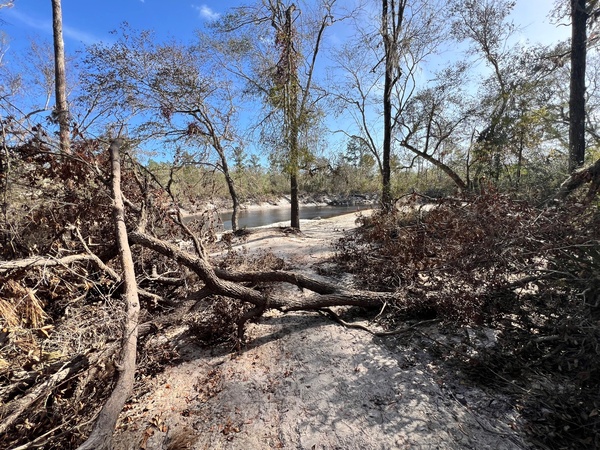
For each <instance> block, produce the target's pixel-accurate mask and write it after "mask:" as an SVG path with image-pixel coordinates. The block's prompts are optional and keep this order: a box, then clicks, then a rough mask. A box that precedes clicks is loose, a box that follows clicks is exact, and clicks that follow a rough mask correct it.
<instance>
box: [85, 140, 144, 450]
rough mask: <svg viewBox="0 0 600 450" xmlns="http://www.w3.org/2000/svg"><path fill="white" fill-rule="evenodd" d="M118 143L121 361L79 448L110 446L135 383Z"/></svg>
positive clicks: (134, 305) (134, 309) (133, 297)
mask: <svg viewBox="0 0 600 450" xmlns="http://www.w3.org/2000/svg"><path fill="white" fill-rule="evenodd" d="M120 145H121V140H120V139H115V140H114V141H113V142H112V143H111V145H110V157H111V165H112V191H113V199H114V208H113V220H114V223H115V234H116V238H117V239H116V240H117V244H118V246H119V253H120V256H121V265H122V266H123V285H124V293H123V300H124V302H125V309H126V320H125V324H124V327H123V337H122V348H121V361H120V364H119V365H118V368H119V377H118V379H117V383H116V385H115V388H114V390H113V392H112V393H111V395H110V397H109V398H108V400H107V402H106V404H105V405H104V406H103V407H102V409H101V410H100V414H99V415H98V419H97V420H96V423H95V424H94V428H93V429H92V433H91V434H90V436H89V438H88V439H87V440H86V441H85V442H84V443H83V444H82V445H81V446H80V447H79V448H78V450H110V449H111V448H112V445H111V444H112V434H113V431H114V429H115V425H116V424H117V419H118V417H119V414H120V413H121V410H122V409H123V406H124V405H125V402H126V401H127V398H128V397H129V395H130V394H131V391H132V390H133V383H134V375H135V365H136V351H137V336H138V317H139V313H140V303H139V299H138V289H137V283H136V279H135V271H134V266H133V258H132V256H131V249H130V248H129V242H128V238H127V229H126V227H125V206H124V204H123V196H122V193H121V165H120V158H119V149H120Z"/></svg>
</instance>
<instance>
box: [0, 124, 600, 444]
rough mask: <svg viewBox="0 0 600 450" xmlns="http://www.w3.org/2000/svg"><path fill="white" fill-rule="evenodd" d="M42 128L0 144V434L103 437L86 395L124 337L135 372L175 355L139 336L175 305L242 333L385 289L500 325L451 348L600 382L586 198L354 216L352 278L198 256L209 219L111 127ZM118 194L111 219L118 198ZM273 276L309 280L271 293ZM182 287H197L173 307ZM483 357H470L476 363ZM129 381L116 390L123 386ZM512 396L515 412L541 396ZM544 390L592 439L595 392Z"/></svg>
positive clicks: (449, 313)
mask: <svg viewBox="0 0 600 450" xmlns="http://www.w3.org/2000/svg"><path fill="white" fill-rule="evenodd" d="M49 141H50V139H49V138H48V137H45V136H44V135H43V132H42V131H40V133H39V135H38V138H36V139H33V140H29V141H26V142H25V143H22V144H19V145H13V146H6V145H5V149H6V150H7V151H6V152H5V154H4V156H3V157H4V158H5V160H3V164H2V166H1V167H2V174H1V176H2V189H3V199H4V201H3V205H2V225H1V230H0V314H1V316H0V321H1V323H0V326H1V330H2V331H1V333H0V379H2V387H1V388H0V401H1V409H0V417H1V419H2V420H1V421H0V435H1V436H2V438H1V439H0V448H28V446H36V445H37V446H42V447H44V448H49V449H50V448H76V447H77V446H79V445H82V443H84V444H83V445H84V446H85V445H87V448H108V447H109V445H110V433H111V432H112V428H111V427H112V426H113V425H112V424H111V421H110V420H108V421H106V422H103V417H104V416H103V415H102V413H101V414H100V415H99V412H101V411H104V410H103V409H101V408H102V406H103V405H108V404H109V403H107V401H108V400H109V399H111V398H113V397H114V396H115V392H118V390H113V389H114V388H115V387H116V386H117V387H118V386H119V380H120V379H122V378H123V374H124V373H125V372H127V370H126V369H125V365H124V362H126V361H129V362H131V361H130V360H129V359H127V358H124V356H123V355H124V348H126V345H124V343H125V342H126V341H127V339H128V338H129V337H131V336H132V335H134V334H135V336H137V337H138V339H137V342H134V344H136V347H137V352H136V351H135V348H134V355H133V356H134V357H136V356H137V359H138V363H137V367H135V366H134V369H135V379H132V381H133V382H134V383H140V382H141V378H142V376H146V375H151V374H153V373H156V372H157V371H160V370H162V368H163V367H164V365H165V364H166V363H167V362H168V361H170V360H173V359H176V358H177V354H176V352H174V351H173V350H172V348H171V347H169V346H168V345H162V346H159V347H151V346H148V345H147V341H146V339H145V337H146V336H147V335H149V334H151V333H156V332H157V331H158V330H160V329H161V327H163V326H164V325H165V323H171V322H173V321H177V320H179V321H180V322H181V323H186V324H187V325H188V326H189V328H190V330H191V331H192V332H193V333H194V334H195V335H196V337H197V338H198V339H203V340H207V341H210V340H215V339H216V340H219V339H222V338H223V336H225V337H229V338H233V340H234V341H235V342H236V343H237V344H238V346H239V345H240V343H241V342H242V339H243V330H244V324H245V323H246V322H247V321H248V320H252V319H255V318H257V317H259V316H260V315H261V314H263V312H264V311H266V310H268V309H278V310H281V311H293V310H301V309H303V310H316V309H322V308H328V307H331V306H337V305H351V306H352V305H355V306H361V307H376V308H382V307H383V306H385V307H386V310H387V311H393V314H392V315H390V316H388V318H389V320H390V326H391V325H392V324H393V326H394V327H397V326H398V324H397V323H396V322H398V321H400V320H401V319H406V318H430V317H434V316H435V317H441V318H443V319H444V320H446V321H447V322H448V323H465V322H474V323H478V324H485V325H488V326H496V327H498V328H500V329H502V333H503V340H502V343H501V345H499V346H498V347H497V348H496V349H495V352H496V353H494V352H491V353H489V354H486V355H483V354H480V355H479V357H478V358H477V359H474V358H467V359H465V358H464V357H463V356H462V355H463V354H462V353H457V355H456V358H454V360H455V361H458V362H461V363H465V364H469V365H470V367H473V366H475V367H478V368H479V367H485V368H486V369H485V370H490V371H492V373H497V374H498V377H500V378H490V377H487V379H488V380H489V379H495V380H501V379H506V378H507V374H505V373H503V370H504V369H505V367H501V363H500V362H498V361H502V360H503V358H505V357H506V355H510V356H511V358H512V360H514V361H515V364H516V367H518V368H520V369H518V370H521V371H522V372H519V373H520V374H521V373H522V376H523V377H525V376H526V375H527V374H528V373H529V372H526V371H525V370H522V367H523V365H520V364H521V362H522V361H523V364H525V361H527V362H528V364H530V366H531V367H532V369H531V370H533V371H535V370H539V371H540V373H541V371H542V369H543V370H550V372H548V373H550V374H551V376H550V375H548V377H549V379H550V381H551V384H550V385H549V386H551V387H555V386H557V385H558V386H561V389H562V391H561V392H563V393H564V395H565V396H571V397H572V396H573V395H574V393H575V394H577V398H583V396H584V395H587V394H589V392H590V389H593V388H594V386H596V387H597V386H598V370H597V368H598V364H597V361H598V349H597V348H596V347H594V344H593V342H594V339H596V341H597V338H598V322H597V321H598V289H599V288H600V283H598V281H597V280H598V275H597V274H598V267H599V265H600V262H599V259H598V253H597V252H598V250H597V248H598V247H597V242H598V236H597V230H598V226H597V220H598V215H597V209H595V207H594V206H593V205H592V206H590V205H588V206H587V207H579V209H578V207H577V206H573V207H570V208H563V207H561V208H558V207H556V208H543V209H537V208H534V207H532V206H530V205H527V204H525V203H519V202H513V201H511V200H509V199H507V198H505V197H502V196H499V195H496V194H487V195H483V196H479V197H477V198H475V199H463V200H460V201H459V200H456V201H446V202H442V203H440V204H439V205H437V207H435V208H433V209H432V210H431V211H429V212H427V213H424V212H423V211H421V210H420V208H419V207H418V205H416V204H409V205H405V206H404V207H402V208H401V211H404V212H399V213H398V214H397V215H380V216H376V217H375V218H374V219H373V220H367V219H365V220H364V224H363V227H362V228H361V231H360V233H359V234H356V235H353V236H350V237H348V238H346V239H345V240H343V241H342V242H341V243H340V245H339V254H340V255H342V256H343V258H342V259H343V260H344V261H345V262H344V265H343V268H344V269H346V270H348V271H351V272H354V273H357V274H360V276H359V277H358V278H359V279H360V280H362V281H363V282H364V286H363V287H364V288H363V289H353V288H345V287H343V286H342V285H340V284H339V283H335V282H331V283H328V282H324V281H322V279H319V280H317V279H313V278H310V277H307V276H305V275H302V274H298V273H294V272H293V271H290V270H287V268H286V267H284V266H283V265H282V263H281V261H280V260H277V258H273V257H272V256H269V255H263V256H262V257H261V259H260V260H257V261H254V262H251V261H250V262H249V261H248V260H247V258H245V257H244V256H243V255H241V256H240V255H230V257H229V259H226V260H224V261H221V262H220V263H217V262H215V261H213V260H211V259H210V258H209V257H208V256H207V255H208V252H207V249H206V246H207V245H209V244H210V242H211V241H212V238H213V236H212V235H210V234H208V235H207V230H206V229H205V228H204V227H203V225H202V224H201V223H197V224H195V223H190V224H186V223H184V221H183V220H182V216H181V214H180V211H179V210H178V208H177V205H178V200H179V199H178V198H176V197H175V196H174V195H173V194H172V193H171V192H169V189H168V186H162V185H161V184H160V183H159V181H158V180H157V179H156V178H154V177H153V176H152V174H151V173H149V172H147V171H146V170H145V169H144V168H143V167H142V166H140V165H139V164H138V163H137V162H136V161H135V159H134V158H132V157H130V156H129V154H128V152H127V148H126V145H122V148H120V149H118V148H117V149H116V150H120V151H117V152H116V155H117V156H118V157H119V158H120V165H117V166H118V167H117V168H115V161H114V158H110V157H109V152H108V148H107V147H108V145H107V144H106V143H101V142H98V141H79V142H77V141H76V142H74V144H73V147H72V152H71V153H70V154H68V155H65V154H58V153H56V152H54V151H53V150H52V147H51V146H50V145H48V144H47V142H49ZM115 142H116V141H115ZM115 142H113V144H115ZM111 148H113V147H111ZM113 150H114V148H113ZM113 156H114V152H113ZM117 174H118V175H119V177H118V178H119V179H120V182H118V183H116V184H117V186H115V179H116V178H117ZM117 194H118V195H117ZM118 196H121V198H122V200H123V203H124V216H123V220H120V219H118V218H117V216H114V214H113V212H114V211H115V210H116V208H115V204H116V199H117V197H118ZM119 223H121V224H122V225H125V227H126V233H127V235H126V239H125V242H124V243H123V242H121V240H119V242H117V237H116V236H117V235H118V233H117V232H116V231H115V229H116V228H118V227H117V226H116V224H119ZM184 243H185V244H186V245H185V246H182V244H184ZM123 244H124V245H125V246H127V247H129V246H131V250H132V256H133V262H134V264H133V266H134V267H133V268H134V272H135V274H134V276H135V280H133V285H134V288H135V290H136V292H137V299H139V300H136V301H135V302H132V301H130V300H127V301H126V300H125V299H126V298H128V297H127V295H128V294H127V293H128V288H127V283H126V281H127V277H126V276H125V274H126V271H125V270H124V268H125V266H126V262H125V260H124V259H123V258H122V256H123ZM373 267H376V268H377V270H376V271H375V270H373ZM382 269H385V270H382ZM273 283H279V284H281V283H284V284H286V285H291V286H293V287H296V288H298V289H302V290H303V291H304V295H302V296H300V295H299V296H294V295H287V294H286V295H281V293H280V291H278V290H277V289H271V288H270V286H271V285H272V284H273ZM130 288H131V286H130ZM133 303H139V306H141V309H140V311H139V318H138V317H137V315H136V316H135V318H134V319H132V314H131V306H132V304H133ZM183 304H185V305H186V307H188V306H189V305H190V304H195V306H194V307H193V308H192V310H191V312H190V314H188V315H187V316H185V317H183V314H181V309H182V308H181V307H182V305H183ZM328 312H330V311H328ZM216 318H218V319H219V320H215V319H216ZM223 318H226V320H223ZM127 329H130V330H135V333H133V332H131V333H124V330H127ZM136 353H137V355H136ZM553 364H554V366H552V365H553ZM547 366H551V367H550V368H549V369H547ZM552 367H554V368H552ZM516 370H517V369H516ZM482 371H483V369H478V370H476V371H474V372H471V373H473V375H474V378H477V374H481V373H483V372H482ZM544 373H546V372H544ZM526 379H527V380H528V382H529V378H526ZM523 386H524V389H527V386H526V385H525V384H523ZM128 395H129V393H128V392H127V389H125V390H124V391H122V392H120V395H119V397H120V401H122V402H124V401H125V400H126V398H127V396H128ZM540 395H541V394H540ZM571 397H569V398H571ZM519 401H521V402H522V405H523V410H524V411H525V413H527V412H528V411H529V409H531V410H532V411H533V410H534V408H531V406H532V405H536V404H537V403H535V402H537V401H538V400H537V398H536V397H535V396H533V395H530V396H528V397H525V396H524V397H523V398H521V399H520V400H519ZM540 401H541V400H540ZM544 401H546V400H544ZM557 402H558V403H556V402H555V403H553V404H550V405H549V407H548V408H546V409H545V410H548V411H550V412H549V413H545V414H546V415H545V416H544V418H543V420H544V421H545V422H544V423H543V426H546V427H548V429H551V430H552V431H553V432H554V433H555V434H556V435H557V437H556V440H557V442H558V441H559V440H560V439H563V440H564V441H565V442H567V441H568V440H569V439H571V438H573V437H572V436H571V434H573V433H575V432H577V433H579V435H581V432H582V430H583V432H584V433H583V435H584V437H583V438H582V440H581V442H583V444H586V445H588V444H589V445H592V444H597V443H596V442H595V441H594V442H592V443H591V444H590V442H588V441H587V440H586V439H590V438H591V437H593V433H594V432H597V429H598V427H597V420H596V415H597V410H598V407H599V406H600V405H596V404H594V403H593V402H592V403H590V402H588V403H586V405H585V407H582V406H576V408H575V409H573V410H572V411H571V410H569V411H567V412H565V411H564V410H561V409H560V408H561V407H562V406H561V405H563V403H560V402H562V400H561V399H560V398H559V400H557ZM117 406H118V405H117ZM528 408H529V409H528ZM119 410H120V408H117V410H116V414H118V411H119ZM545 410H544V411H545ZM112 412H113V413H115V411H112ZM575 412H577V413H578V414H579V417H580V418H578V419H577V420H575V419H573V414H574V413H575ZM113 415H114V414H113ZM583 415H585V419H581V417H583ZM113 418H114V419H115V420H116V417H113ZM531 420H532V421H533V418H532V419H531ZM565 421H566V422H565ZM102 423H108V424H109V425H108V427H107V426H106V425H104V426H103V427H104V430H103V431H104V433H105V436H108V437H106V439H105V440H103V441H102V442H101V445H96V443H97V442H99V441H95V443H94V444H93V445H95V447H90V445H92V444H89V440H88V441H86V439H89V437H90V430H97V429H98V427H99V426H100V425H98V424H102ZM531 423H533V422H531ZM565 423H568V424H570V425H565ZM573 424H577V425H576V426H575V425H573ZM568 426H571V428H568ZM561 427H562V428H561ZM565 427H567V428H565ZM542 429H543V427H534V432H532V433H533V434H534V435H535V436H539V435H540V433H538V431H539V430H542ZM107 433H108V434H107ZM536 433H537V434H536ZM92 435H93V432H92ZM547 435H548V436H549V434H547ZM103 439H104V438H103ZM573 439H574V438H573ZM85 442H88V444H85ZM82 448H86V447H82Z"/></svg>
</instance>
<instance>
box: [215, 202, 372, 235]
mask: <svg viewBox="0 0 600 450" xmlns="http://www.w3.org/2000/svg"><path fill="white" fill-rule="evenodd" d="M370 208H372V206H365V205H360V206H300V219H316V218H317V217H320V218H321V219H327V218H329V217H335V216H341V215H342V214H348V213H351V212H356V211H359V210H361V209H370ZM219 216H220V218H221V221H222V222H223V227H224V229H225V230H231V213H230V212H227V213H221V214H220V215H219ZM285 221H287V224H288V225H289V223H290V208H289V207H280V208H267V209H255V210H243V211H241V212H240V215H239V217H238V226H239V228H253V227H260V226H263V225H270V224H272V223H277V222H285Z"/></svg>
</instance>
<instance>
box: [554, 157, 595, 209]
mask: <svg viewBox="0 0 600 450" xmlns="http://www.w3.org/2000/svg"><path fill="white" fill-rule="evenodd" d="M588 182H590V183H591V187H590V191H589V193H588V198H590V197H592V196H593V195H594V194H595V193H596V192H597V190H598V186H599V185H600V159H598V160H597V161H596V162H595V163H594V164H592V165H591V166H588V167H584V168H582V169H579V170H575V171H573V173H572V174H571V175H570V176H569V178H567V179H566V180H565V181H563V182H562V184H561V185H560V188H559V189H558V192H557V193H556V195H555V198H556V200H564V199H565V198H567V197H568V196H569V195H570V194H571V193H572V192H573V191H575V190H576V189H579V188H580V187H581V186H583V185H584V184H585V183H588Z"/></svg>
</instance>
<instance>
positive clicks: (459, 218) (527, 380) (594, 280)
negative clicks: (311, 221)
mask: <svg viewBox="0 0 600 450" xmlns="http://www.w3.org/2000/svg"><path fill="white" fill-rule="evenodd" d="M420 200H421V198H420V197H419V196H413V197H410V198H407V199H406V198H405V199H404V203H403V204H402V206H400V207H399V209H398V211H397V212H396V213H395V214H378V215H375V216H373V217H372V218H364V219H362V221H363V226H362V227H361V228H359V229H358V230H357V232H356V233H355V234H353V235H350V236H347V237H345V238H344V239H342V240H341V241H340V243H339V244H338V254H339V258H338V260H339V263H340V264H341V265H342V267H344V269H345V270H348V271H350V272H352V273H355V274H356V275H357V279H358V280H361V281H362V282H363V283H364V284H365V286H366V287H368V288H370V289H389V290H392V291H394V290H403V291H409V292H410V293H411V295H410V296H407V297H406V298H408V299H410V301H405V302H401V303H396V304H391V305H390V306H391V308H389V309H388V311H389V313H388V315H387V316H386V320H387V321H388V324H389V326H395V323H396V322H397V321H399V320H404V319H406V318H408V317H414V316H415V314H416V315H418V316H421V317H427V318H434V317H435V318H439V319H443V320H444V321H445V323H446V324H452V325H453V326H459V327H460V326H461V325H469V326H470V327H472V328H475V329H490V330H493V332H494V334H495V335H497V336H498V340H497V344H496V345H492V346H487V347H484V348H482V347H478V348H475V349H474V348H471V347H469V346H468V343H467V345H466V346H458V347H456V348H449V347H448V346H444V345H443V344H440V343H437V349H438V352H439V356H440V358H442V359H446V360H448V362H449V363H451V364H455V365H457V366H458V367H459V368H460V370H461V372H462V373H464V374H466V375H465V377H466V380H465V382H468V383H481V384H485V385H487V386H488V387H493V388H494V389H497V390H499V391H503V392H507V393H509V394H510V395H511V396H512V398H513V399H514V402H515V403H514V404H515V406H516V407H517V409H518V410H520V412H521V414H522V417H523V419H524V422H523V423H522V424H521V430H522V432H523V433H525V434H527V435H528V436H529V437H530V441H531V442H532V443H534V445H536V446H537V445H539V446H540V447H541V448H573V449H575V448H577V449H580V448H590V449H591V448H598V447H599V446H600V441H599V439H600V438H599V436H600V397H598V389H599V388H600V346H599V345H598V342H600V240H599V239H600V214H599V211H598V203H597V201H595V202H587V203H586V202H582V203H576V202H571V203H569V204H562V205H560V207H559V206H554V207H542V208H540V207H535V206H532V205H530V204H527V203H525V202H519V201H514V200H511V199H510V198H508V197H506V196H503V195H500V194H498V193H496V192H488V193H485V194H483V195H479V196H476V197H473V198H463V199H447V200H441V201H439V202H437V203H435V204H432V203H429V204H428V205H423V204H422V202H421V201H420ZM432 347H436V343H432Z"/></svg>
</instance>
